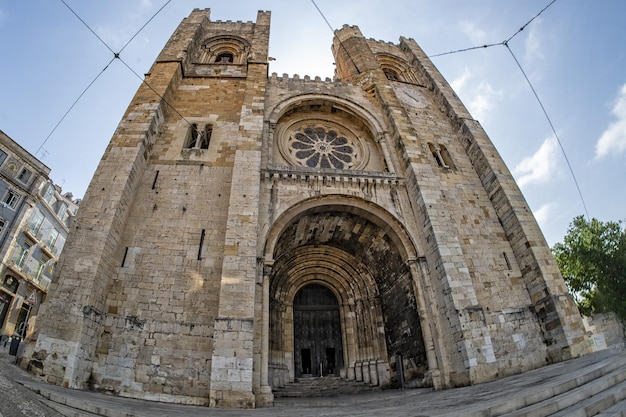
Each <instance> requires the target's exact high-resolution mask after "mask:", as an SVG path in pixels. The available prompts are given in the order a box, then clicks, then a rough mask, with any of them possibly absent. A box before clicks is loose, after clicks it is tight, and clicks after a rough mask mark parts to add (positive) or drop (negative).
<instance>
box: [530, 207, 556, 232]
mask: <svg viewBox="0 0 626 417" xmlns="http://www.w3.org/2000/svg"><path fill="white" fill-rule="evenodd" d="M555 208H556V204H554V203H547V204H544V205H543V206H541V207H539V208H538V209H537V210H535V211H534V212H533V214H534V215H535V219H537V223H539V226H540V227H541V228H542V229H543V228H545V226H547V224H548V220H550V215H551V214H552V213H553V212H554V209H555Z"/></svg>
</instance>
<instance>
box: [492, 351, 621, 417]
mask: <svg viewBox="0 0 626 417" xmlns="http://www.w3.org/2000/svg"><path fill="white" fill-rule="evenodd" d="M625 365H626V363H625V361H624V360H620V361H615V362H613V363H610V364H606V363H605V364H604V365H603V366H601V367H591V368H592V369H591V370H588V372H586V373H583V374H582V375H577V374H580V373H575V374H573V375H570V379H569V380H567V381H563V382H561V383H559V384H556V385H554V386H553V387H552V389H545V388H544V391H545V396H548V397H547V398H544V399H541V400H539V398H535V399H537V400H539V401H533V398H532V397H527V398H526V399H527V400H530V401H528V402H526V405H525V406H523V407H521V408H519V409H517V410H514V411H512V412H509V413H506V414H492V415H494V416H496V415H502V416H503V417H545V416H555V417H556V416H561V417H563V416H568V417H569V416H583V417H587V416H591V415H595V414H597V413H599V412H601V411H603V410H604V409H606V408H608V407H610V406H612V405H613V404H615V402H616V399H615V395H617V397H618V398H617V401H621V400H622V399H623V397H626V392H624V390H625V389H626V384H625V383H624V381H626V366H625ZM546 388H549V387H546ZM585 410H588V411H585ZM588 413H591V414H588Z"/></svg>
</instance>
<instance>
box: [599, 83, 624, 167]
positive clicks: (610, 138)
mask: <svg viewBox="0 0 626 417" xmlns="http://www.w3.org/2000/svg"><path fill="white" fill-rule="evenodd" d="M611 113H613V115H614V116H615V117H616V118H617V120H616V121H615V122H613V123H611V124H610V125H609V127H608V128H607V129H606V130H605V131H604V132H603V133H602V136H600V139H598V142H597V143H596V158H595V159H600V158H603V157H605V156H607V155H609V154H619V153H622V152H624V151H625V150H626V84H624V85H623V86H622V87H621V88H620V91H619V95H618V97H617V100H616V101H615V104H614V105H613V108H612V109H611Z"/></svg>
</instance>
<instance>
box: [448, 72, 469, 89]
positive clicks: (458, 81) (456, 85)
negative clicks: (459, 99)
mask: <svg viewBox="0 0 626 417" xmlns="http://www.w3.org/2000/svg"><path fill="white" fill-rule="evenodd" d="M471 76H472V73H471V72H470V70H469V68H467V67H465V69H464V70H463V74H461V75H460V76H459V77H458V78H455V79H454V80H452V82H451V83H450V86H451V87H452V89H453V90H454V91H456V92H457V93H459V92H460V91H461V90H463V88H465V85H466V84H467V80H469V79H470V77H471Z"/></svg>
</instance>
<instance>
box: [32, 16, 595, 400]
mask: <svg viewBox="0 0 626 417" xmlns="http://www.w3.org/2000/svg"><path fill="white" fill-rule="evenodd" d="M269 31H270V14H269V12H262V11H260V12H259V13H258V15H257V20H256V22H232V21H211V20H210V11H209V10H198V9H196V10H194V11H193V12H192V13H191V14H190V15H189V17H187V18H186V19H184V20H183V21H182V23H181V24H180V25H179V27H178V28H177V29H176V31H175V33H174V34H173V35H172V37H171V38H170V40H169V41H168V43H167V44H166V46H165V48H164V49H163V51H162V52H161V53H160V55H159V56H158V58H157V60H156V61H155V63H154V64H153V66H152V68H151V69H150V71H149V73H148V74H146V78H145V83H144V84H142V85H141V86H140V88H139V90H138V91H137V93H136V95H135V97H134V98H133V100H132V102H131V103H130V105H129V107H128V110H127V112H126V113H125V115H124V117H123V119H122V120H121V122H120V124H119V126H118V128H117V130H116V131H115V133H114V135H113V137H112V139H111V142H110V144H109V146H108V147H107V149H106V151H105V154H104V156H103V158H102V160H101V162H100V165H99V166H98V169H97V171H96V173H95V176H94V178H93V180H92V182H91V184H90V186H89V189H88V191H87V193H86V195H85V198H84V199H83V201H82V203H81V208H80V211H79V213H78V216H77V220H76V222H75V223H74V226H73V228H72V230H71V232H70V236H69V238H68V241H67V243H66V246H65V250H64V253H63V255H62V258H61V262H60V265H59V267H58V269H57V271H56V276H55V279H54V281H53V284H52V287H51V291H50V293H51V294H50V296H49V298H48V300H47V301H46V303H45V304H44V307H43V308H44V311H43V312H41V313H40V317H41V318H40V322H39V330H38V338H37V340H36V343H35V344H33V345H32V346H31V347H30V350H29V352H30V353H29V357H28V360H27V363H26V366H28V367H29V369H30V370H31V371H32V372H35V373H38V374H40V375H41V376H43V377H44V378H45V379H46V380H47V381H49V382H51V383H56V384H59V385H63V386H66V387H71V388H77V389H95V390H99V391H104V392H110V393H113V394H116V395H121V396H127V397H135V398H142V399H149V400H156V401H167V402H178V403H186V404H198V405H209V406H216V407H259V406H264V405H269V404H271V403H272V401H273V395H272V389H273V388H277V387H280V386H283V385H284V384H286V383H289V382H291V381H294V380H296V379H297V378H300V377H303V376H312V377H316V376H327V375H336V376H338V377H342V378H346V379H353V380H359V381H364V382H365V383H368V384H370V385H374V386H381V387H393V386H397V385H398V384H399V383H401V380H402V381H405V382H406V383H408V384H412V385H414V386H432V387H434V388H436V389H443V388H450V387H456V386H463V385H469V384H475V383H480V382H485V381H490V380H494V379H497V378H499V377H503V376H506V375H510V374H513V373H519V372H523V371H526V370H529V369H532V368H537V367H540V366H542V365H545V364H547V363H551V362H556V361H561V360H565V359H568V358H571V357H575V356H579V355H581V354H584V353H587V351H588V350H589V347H588V343H587V341H586V339H585V336H584V330H583V325H582V320H581V317H580V315H579V313H578V310H577V308H576V306H575V304H574V302H573V299H572V297H571V296H570V295H569V294H568V293H567V290H566V287H565V283H564V281H563V279H562V277H561V275H560V273H559V270H558V268H557V266H556V263H555V261H554V259H553V258H552V255H551V253H550V249H549V247H548V245H547V244H546V242H545V239H544V238H543V235H542V233H541V231H540V229H539V227H538V225H537V223H536V221H535V219H534V217H533V214H532V212H531V210H530V209H529V207H528V205H527V203H526V201H525V199H524V197H523V196H522V194H521V192H520V190H519V188H518V187H517V185H516V183H515V181H514V179H513V177H512V175H511V173H510V172H509V170H508V169H507V167H506V166H505V164H504V162H503V161H502V159H501V157H500V156H499V154H498V152H497V150H496V149H495V148H494V146H493V144H492V143H491V141H490V140H489V138H488V137H487V135H486V134H485V132H484V131H483V129H482V128H481V126H480V125H479V123H478V122H477V121H475V120H474V119H472V117H471V115H470V114H469V113H468V111H467V110H466V109H465V107H464V106H463V105H462V103H461V102H460V100H459V99H458V98H457V97H456V95H455V94H454V92H453V91H452V89H451V88H450V86H449V85H448V83H447V82H446V81H445V79H444V78H443V77H442V76H441V74H440V73H439V72H438V71H437V69H436V68H435V67H434V66H433V64H432V63H431V61H430V60H429V59H428V57H427V56H426V55H425V54H424V52H423V51H422V50H421V49H420V47H419V46H418V45H417V43H416V42H415V41H414V40H412V39H406V38H400V40H399V43H397V44H394V43H387V42H381V41H375V40H371V39H366V38H365V37H364V36H363V35H362V34H361V32H360V30H359V29H358V28H357V27H354V26H344V27H343V28H342V29H340V30H337V31H336V32H335V37H334V42H333V45H332V51H333V54H334V57H335V63H336V77H335V79H334V80H330V79H326V80H322V79H319V78H315V79H312V78H309V77H304V78H299V77H297V76H295V77H293V78H289V77H287V76H286V75H285V76H282V77H280V76H277V75H276V74H272V75H268V46H269Z"/></svg>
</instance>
